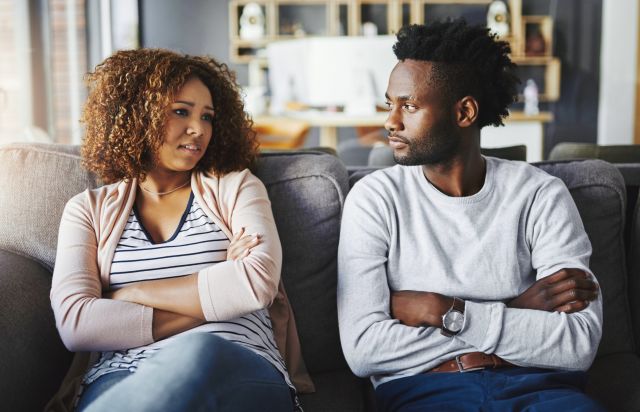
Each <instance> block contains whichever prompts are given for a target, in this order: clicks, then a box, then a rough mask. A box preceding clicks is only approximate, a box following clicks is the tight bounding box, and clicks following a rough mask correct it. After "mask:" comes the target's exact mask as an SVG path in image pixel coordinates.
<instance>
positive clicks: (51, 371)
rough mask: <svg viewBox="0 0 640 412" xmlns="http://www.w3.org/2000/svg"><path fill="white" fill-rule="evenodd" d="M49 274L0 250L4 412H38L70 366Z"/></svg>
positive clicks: (0, 361)
mask: <svg viewBox="0 0 640 412" xmlns="http://www.w3.org/2000/svg"><path fill="white" fill-rule="evenodd" d="M50 288H51V272H49V270H47V269H46V268H45V267H43V266H42V265H40V264H38V263H36V262H35V261H33V260H31V259H28V258H26V257H23V256H20V255H17V254H15V253H11V252H7V251H4V250H0V331H2V332H1V334H2V339H0V353H2V356H0V370H1V371H2V373H1V374H0V393H2V395H3V396H2V398H3V399H2V409H3V410H6V411H39V410H42V409H43V408H44V405H45V404H46V403H47V401H48V400H49V399H50V398H51V397H52V396H53V394H54V393H55V391H56V390H57V389H58V386H59V385H60V382H61V381H62V378H63V377H64V374H65V373H66V371H67V369H68V367H69V365H70V363H71V358H72V354H71V353H70V352H68V351H67V350H66V349H65V347H64V345H63V344H62V341H61V340H60V336H59V335H58V331H57V330H56V327H55V322H54V319H53V311H52V310H51V305H50V302H49V289H50Z"/></svg>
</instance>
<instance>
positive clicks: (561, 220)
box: [456, 178, 602, 370]
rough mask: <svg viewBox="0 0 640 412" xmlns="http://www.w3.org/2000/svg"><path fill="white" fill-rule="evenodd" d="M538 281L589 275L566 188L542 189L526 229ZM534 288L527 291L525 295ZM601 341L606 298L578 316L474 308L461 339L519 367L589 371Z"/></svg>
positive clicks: (587, 248)
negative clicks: (567, 272)
mask: <svg viewBox="0 0 640 412" xmlns="http://www.w3.org/2000/svg"><path fill="white" fill-rule="evenodd" d="M526 232H527V234H526V236H527V240H528V242H529V243H530V247H531V264H532V268H533V270H534V271H535V272H536V279H542V278H544V277H546V276H549V275H551V274H553V273H555V272H557V271H558V270H561V269H568V268H576V269H581V270H583V271H585V272H587V273H588V274H589V276H590V277H591V279H593V280H595V276H594V275H593V273H592V272H591V270H590V269H589V258H590V256H591V244H590V242H589V239H588V237H587V234H586V233H585V230H584V227H583V224H582V220H581V218H580V215H579V213H578V210H577V208H576V205H575V203H574V202H573V199H572V198H571V195H570V194H569V191H568V190H567V188H566V186H565V185H564V184H563V183H562V181H560V180H559V179H556V178H554V179H552V180H550V181H549V182H548V184H545V185H543V186H542V187H541V188H540V189H539V190H538V192H537V193H536V196H535V198H534V201H533V203H532V205H531V209H530V213H529V216H528V223H527V227H526ZM529 286H530V285H523V286H522V289H521V291H520V293H522V292H524V291H525V290H526V289H527V287H529ZM601 336H602V295H601V293H599V294H598V298H597V300H595V301H593V302H591V303H590V304H589V306H588V307H587V308H586V309H584V310H581V311H579V312H576V313H572V314H566V313H559V312H546V311H539V310H530V309H513V308H507V307H506V305H505V304H504V303H500V302H485V303H481V302H470V301H467V304H466V308H465V324H464V326H463V329H462V331H461V332H460V333H459V334H458V335H457V336H456V339H459V340H461V341H463V342H465V343H467V344H469V345H472V346H474V347H475V348H477V350H479V351H482V352H486V353H495V354H496V355H498V356H500V357H502V358H503V359H505V360H507V361H509V362H512V363H514V364H516V365H520V366H529V367H541V368H554V369H566V370H586V369H588V368H589V366H590V365H591V363H592V362H593V359H594V358H595V355H596V352H597V349H598V344H599V342H600V338H601Z"/></svg>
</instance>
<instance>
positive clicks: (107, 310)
mask: <svg viewBox="0 0 640 412" xmlns="http://www.w3.org/2000/svg"><path fill="white" fill-rule="evenodd" d="M88 197H89V192H88V191H87V192H83V193H81V194H79V195H76V196H75V197H74V198H72V199H71V200H70V201H69V202H68V203H67V205H66V206H65V209H64V212H63V215H62V220H61V222H60V231H59V234H58V249H57V254H56V263H55V267H54V271H53V279H52V284H51V294H50V298H51V306H52V308H53V313H54V316H55V320H56V326H57V328H58V331H59V332H60V337H61V338H62V341H63V342H64V344H65V346H66V347H67V349H69V350H70V351H106V350H118V349H127V348H135V347H138V346H142V345H146V344H149V343H152V342H153V334H152V323H153V309H152V308H150V307H146V306H143V305H139V304H135V303H130V302H124V301H117V300H112V299H102V298H101V296H102V286H101V283H100V272H99V269H98V263H97V262H98V256H97V251H98V245H97V240H96V230H95V222H94V219H93V218H92V215H91V213H90V212H89V207H88Z"/></svg>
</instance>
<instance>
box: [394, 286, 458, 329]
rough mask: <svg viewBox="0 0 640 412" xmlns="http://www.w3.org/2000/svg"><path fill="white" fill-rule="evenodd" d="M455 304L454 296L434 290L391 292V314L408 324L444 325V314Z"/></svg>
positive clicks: (416, 325)
mask: <svg viewBox="0 0 640 412" xmlns="http://www.w3.org/2000/svg"><path fill="white" fill-rule="evenodd" d="M451 305H453V298H450V297H448V296H444V295H441V294H439V293H433V292H418V291H415V290H401V291H398V292H392V293H391V316H393V318H394V319H398V320H399V321H400V322H402V323H403V324H404V325H407V326H414V327H420V326H434V327H436V328H441V327H442V315H444V314H445V313H446V312H447V310H449V308H450V307H451Z"/></svg>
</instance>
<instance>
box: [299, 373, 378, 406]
mask: <svg viewBox="0 0 640 412" xmlns="http://www.w3.org/2000/svg"><path fill="white" fill-rule="evenodd" d="M311 377H312V379H313V382H314V383H315V385H316V389H317V391H316V393H312V394H306V395H301V396H300V402H301V403H302V407H303V408H304V410H305V411H313V412H336V411H340V412H361V411H372V410H373V408H372V407H371V405H370V404H369V403H368V402H367V401H368V399H366V397H365V396H366V395H365V394H366V393H367V388H368V387H370V386H371V383H369V381H368V380H364V379H360V378H357V377H355V376H354V375H353V374H352V373H350V372H349V370H344V369H343V370H339V371H333V372H324V373H317V374H312V375H311Z"/></svg>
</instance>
